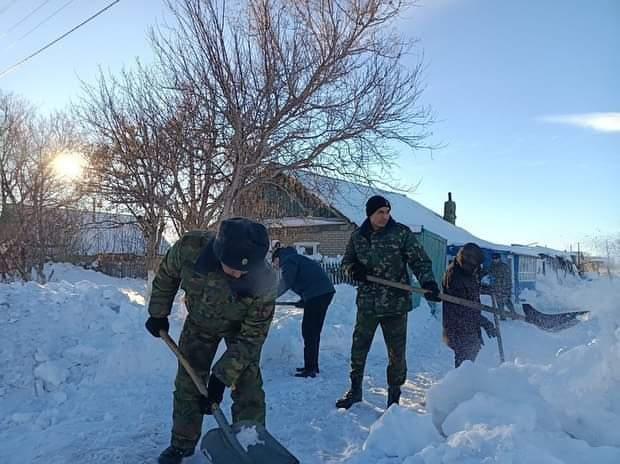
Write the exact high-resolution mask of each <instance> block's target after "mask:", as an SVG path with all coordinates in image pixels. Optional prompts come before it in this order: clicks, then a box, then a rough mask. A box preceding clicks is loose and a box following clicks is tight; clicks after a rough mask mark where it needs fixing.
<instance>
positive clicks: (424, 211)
mask: <svg viewBox="0 0 620 464" xmlns="http://www.w3.org/2000/svg"><path fill="white" fill-rule="evenodd" d="M296 177H297V179H298V180H299V181H300V182H301V183H302V184H303V185H304V186H305V187H306V188H307V189H309V190H310V191H311V192H312V193H313V194H315V195H317V196H318V197H319V198H320V199H321V200H322V201H323V202H325V203H326V204H328V205H329V206H331V207H332V208H334V209H335V210H337V211H338V212H339V213H341V214H342V215H343V216H345V217H346V218H347V219H348V220H350V221H351V222H353V223H354V224H356V225H358V226H359V225H360V224H362V222H364V220H365V219H366V210H365V204H366V200H367V199H368V198H369V197H370V196H372V195H382V196H384V197H385V198H387V199H388V201H389V202H390V204H391V205H392V215H393V217H394V219H395V220H396V221H398V222H401V223H403V224H405V225H407V226H409V227H410V228H412V230H419V229H420V228H421V227H423V228H424V229H427V230H430V231H431V232H433V233H435V234H437V235H440V236H441V237H443V238H445V239H446V240H447V242H448V245H454V246H461V245H464V244H465V243H468V242H473V243H476V244H478V245H479V246H480V247H482V248H487V249H492V250H498V251H505V252H509V253H514V254H518V255H526V256H539V255H540V254H544V255H548V256H562V257H565V258H567V257H569V255H568V253H566V252H563V251H559V250H553V249H551V248H545V247H528V246H522V245H501V244H497V243H493V242H489V241H487V240H483V239H481V238H479V237H476V236H475V235H473V234H472V233H470V232H469V231H467V230H465V229H463V228H462V227H458V226H456V225H454V224H451V223H450V222H448V221H446V220H444V219H443V217H442V216H440V215H439V214H437V213H436V212H434V211H433V210H431V209H429V208H427V207H426V206H423V205H422V204H420V203H418V202H417V201H415V200H413V199H411V198H409V197H407V196H405V195H403V194H402V193H396V192H390V191H387V190H382V189H378V188H371V187H368V186H364V185H361V184H356V183H353V182H348V181H344V180H339V179H333V178H329V177H325V176H319V175H315V174H309V173H298V174H296Z"/></svg>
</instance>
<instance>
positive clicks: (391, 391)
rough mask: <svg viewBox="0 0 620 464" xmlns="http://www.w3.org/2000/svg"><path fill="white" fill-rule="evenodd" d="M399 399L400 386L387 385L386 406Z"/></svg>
mask: <svg viewBox="0 0 620 464" xmlns="http://www.w3.org/2000/svg"><path fill="white" fill-rule="evenodd" d="M399 401H400V387H388V397H387V407H388V408H389V407H390V406H392V405H393V404H398V402H399Z"/></svg>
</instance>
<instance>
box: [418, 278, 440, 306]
mask: <svg viewBox="0 0 620 464" xmlns="http://www.w3.org/2000/svg"><path fill="white" fill-rule="evenodd" d="M422 288H423V289H424V290H427V292H426V293H425V294H424V298H426V299H427V300H428V301H434V302H436V303H438V302H440V301H441V298H439V287H438V286H437V282H435V281H434V280H429V281H428V282H424V283H423V284H422Z"/></svg>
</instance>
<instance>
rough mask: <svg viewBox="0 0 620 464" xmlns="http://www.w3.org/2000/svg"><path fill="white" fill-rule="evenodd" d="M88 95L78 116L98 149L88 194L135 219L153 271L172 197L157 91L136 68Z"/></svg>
mask: <svg viewBox="0 0 620 464" xmlns="http://www.w3.org/2000/svg"><path fill="white" fill-rule="evenodd" d="M84 91H85V95H84V98H83V99H82V103H81V105H80V106H78V107H77V108H76V113H77V115H78V117H79V118H80V120H81V121H82V123H83V125H84V127H85V130H87V131H89V132H90V134H91V143H92V145H93V146H94V147H95V148H94V149H93V150H92V151H91V152H90V155H89V173H90V177H89V181H88V185H89V191H90V192H91V193H92V194H95V195H97V196H98V197H99V198H100V199H102V200H103V201H105V202H106V203H107V204H109V205H111V207H112V208H113V209H117V210H118V209H121V210H123V211H127V212H128V213H129V214H131V215H132V216H133V217H134V218H135V220H136V223H137V224H138V226H139V228H140V230H141V231H142V234H143V236H144V239H145V243H146V257H147V260H146V261H147V269H149V270H152V269H154V267H155V263H156V261H157V256H158V251H159V247H160V244H161V240H162V235H163V232H164V227H165V211H166V204H167V202H168V199H169V197H170V196H171V195H172V193H173V192H174V188H173V187H172V185H173V180H172V178H171V172H172V171H171V163H170V162H169V161H170V153H169V147H170V144H169V143H168V142H167V141H166V140H165V138H166V135H165V133H164V129H163V127H162V118H165V117H166V115H165V114H162V110H163V108H162V106H161V99H160V95H159V94H158V86H157V85H156V83H155V82H154V76H153V75H151V74H150V73H149V72H148V70H146V69H145V68H143V67H142V66H141V65H140V64H139V63H138V65H137V68H136V70H135V71H124V72H123V73H122V76H121V77H120V78H115V77H106V76H105V75H104V74H103V73H101V75H100V77H99V82H98V84H97V85H96V86H87V85H85V86H84Z"/></svg>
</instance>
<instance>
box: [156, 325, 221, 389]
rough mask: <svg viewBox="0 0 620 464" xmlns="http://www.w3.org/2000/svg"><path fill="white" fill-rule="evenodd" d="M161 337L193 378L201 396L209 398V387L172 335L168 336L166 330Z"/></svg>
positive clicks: (161, 332)
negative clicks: (182, 352)
mask: <svg viewBox="0 0 620 464" xmlns="http://www.w3.org/2000/svg"><path fill="white" fill-rule="evenodd" d="M159 336H160V337H161V339H162V340H163V341H164V342H165V343H166V345H168V348H170V349H171V350H172V352H173V353H174V354H175V355H176V357H177V359H178V360H179V362H180V363H181V365H182V366H183V367H184V368H185V370H186V371H187V373H188V374H189V376H190V377H191V378H192V381H193V382H194V385H196V388H197V389H198V391H199V392H200V394H201V395H204V396H209V395H208V394H207V387H205V384H204V382H203V381H202V379H201V378H200V377H198V374H196V371H195V370H194V369H193V368H192V366H191V365H190V364H189V361H188V360H187V359H185V356H183V354H181V351H180V350H179V346H178V345H177V344H176V342H175V341H174V340H173V339H172V338H171V337H170V335H168V332H166V331H165V330H160V331H159Z"/></svg>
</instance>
